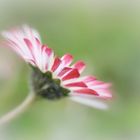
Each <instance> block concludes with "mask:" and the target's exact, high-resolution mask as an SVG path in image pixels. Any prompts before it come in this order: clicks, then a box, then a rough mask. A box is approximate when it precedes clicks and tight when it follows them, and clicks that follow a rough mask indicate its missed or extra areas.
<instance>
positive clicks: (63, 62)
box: [55, 54, 73, 75]
mask: <svg viewBox="0 0 140 140" xmlns="http://www.w3.org/2000/svg"><path fill="white" fill-rule="evenodd" d="M72 60H73V57H72V55H70V54H65V55H64V56H63V57H62V58H61V63H60V65H59V67H58V68H57V69H56V70H55V74H56V75H58V74H59V73H60V72H61V71H62V70H63V69H64V68H65V67H68V66H69V65H70V64H71V62H72Z"/></svg>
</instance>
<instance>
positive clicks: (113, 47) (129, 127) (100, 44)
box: [0, 0, 140, 140]
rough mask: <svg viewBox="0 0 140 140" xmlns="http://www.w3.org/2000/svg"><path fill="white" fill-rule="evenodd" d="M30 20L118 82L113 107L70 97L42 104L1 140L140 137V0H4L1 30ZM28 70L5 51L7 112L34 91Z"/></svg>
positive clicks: (60, 48) (1, 64) (1, 52)
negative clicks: (104, 107)
mask: <svg viewBox="0 0 140 140" xmlns="http://www.w3.org/2000/svg"><path fill="white" fill-rule="evenodd" d="M23 23H27V24H30V25H31V26H33V27H35V28H37V29H38V31H39V32H40V34H41V36H42V41H43V42H44V43H46V44H48V45H49V46H50V47H52V48H53V49H54V50H55V52H56V53H57V54H58V55H60V56H61V55H63V54H64V53H66V52H69V53H72V54H73V55H74V56H75V60H78V59H82V60H84V61H85V62H86V64H87V69H86V72H85V73H90V74H95V75H97V77H98V78H99V79H102V80H104V81H111V82H112V83H113V85H114V86H113V90H114V99H113V101H112V102H111V103H110V109H109V110H108V111H100V110H96V109H92V108H89V107H86V106H83V105H80V104H78V103H74V102H71V101H69V100H60V101H58V102H49V101H46V100H43V101H42V102H36V103H35V104H34V105H33V106H32V107H31V108H30V109H29V110H27V111H26V112H25V113H24V114H23V115H21V116H20V117H18V118H17V119H16V120H14V121H12V122H11V123H10V124H9V125H7V126H5V127H3V128H0V140H139V139H140V108H139V107H140V61H139V60H140V1H138V0H123V1H121V0H46V1H45V0H24V1H21V0H0V30H1V31H2V30H3V29H7V28H9V27H12V26H16V25H21V24H23ZM28 74H29V71H28V67H27V65H26V64H25V63H24V62H23V61H22V60H21V59H20V58H19V57H18V56H17V55H16V54H15V53H13V52H12V51H11V50H10V49H7V48H5V47H1V48H0V115H2V114H4V113H6V112H7V111H9V110H10V109H12V108H14V107H15V106H17V105H18V104H19V103H21V102H22V100H23V99H24V98H25V97H26V95H27V93H28Z"/></svg>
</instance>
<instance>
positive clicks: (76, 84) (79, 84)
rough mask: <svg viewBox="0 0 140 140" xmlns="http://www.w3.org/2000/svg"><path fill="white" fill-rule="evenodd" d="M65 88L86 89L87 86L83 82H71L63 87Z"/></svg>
mask: <svg viewBox="0 0 140 140" xmlns="http://www.w3.org/2000/svg"><path fill="white" fill-rule="evenodd" d="M64 86H66V87H83V88H85V87H87V85H86V84H85V83H84V82H73V83H69V84H66V85H64Z"/></svg>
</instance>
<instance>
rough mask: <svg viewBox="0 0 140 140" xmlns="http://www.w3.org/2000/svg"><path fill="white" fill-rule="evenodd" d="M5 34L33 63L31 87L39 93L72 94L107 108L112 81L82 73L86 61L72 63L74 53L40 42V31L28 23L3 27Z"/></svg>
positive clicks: (57, 96)
mask: <svg viewBox="0 0 140 140" xmlns="http://www.w3.org/2000/svg"><path fill="white" fill-rule="evenodd" d="M2 35H3V37H4V38H5V40H6V45H8V46H9V47H10V48H12V49H13V50H14V51H15V52H16V53H17V54H18V55H19V56H20V57H22V58H23V59H24V60H25V61H26V62H27V63H28V64H30V66H31V68H32V76H31V77H32V78H31V83H32V89H33V91H34V93H35V94H36V95H37V96H41V97H43V98H46V99H48V100H56V99H61V98H63V97H69V98H70V99H72V100H73V101H76V102H79V103H83V104H85V105H88V106H91V107H96V108H101V109H106V108H107V106H106V104H105V103H104V102H103V100H105V99H109V98H111V97H112V94H111V92H110V89H109V88H110V83H104V82H102V81H100V80H97V79H96V77H95V76H81V73H82V72H83V70H84V69H85V67H86V66H85V63H84V62H83V61H77V62H75V63H73V64H72V62H73V56H72V55H71V54H65V55H63V56H62V57H58V56H57V55H55V54H54V51H53V50H52V49H51V48H49V47H48V46H47V45H43V44H42V43H41V39H40V35H39V33H38V32H37V31H36V30H35V29H32V28H30V27H29V26H27V25H24V26H22V27H21V28H15V29H12V30H10V31H4V32H2Z"/></svg>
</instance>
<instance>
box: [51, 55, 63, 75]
mask: <svg viewBox="0 0 140 140" xmlns="http://www.w3.org/2000/svg"><path fill="white" fill-rule="evenodd" d="M60 63H61V60H60V58H59V57H55V58H54V62H53V65H52V67H51V71H52V72H54V71H55V70H56V69H57V68H58V67H59V65H60Z"/></svg>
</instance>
